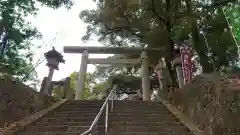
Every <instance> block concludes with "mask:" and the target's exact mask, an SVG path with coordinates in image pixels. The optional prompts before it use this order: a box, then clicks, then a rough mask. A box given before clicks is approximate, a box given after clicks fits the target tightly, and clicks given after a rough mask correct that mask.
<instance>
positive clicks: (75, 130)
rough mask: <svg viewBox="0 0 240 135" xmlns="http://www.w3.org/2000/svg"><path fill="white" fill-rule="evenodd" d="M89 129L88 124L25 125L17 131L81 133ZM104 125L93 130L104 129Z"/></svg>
mask: <svg viewBox="0 0 240 135" xmlns="http://www.w3.org/2000/svg"><path fill="white" fill-rule="evenodd" d="M88 129H89V126H68V125H65V126H63V125H51V126H40V125H37V126H34V125H32V126H27V127H25V128H24V129H21V130H19V131H21V132H67V133H82V132H84V131H86V130H88ZM104 130H105V127H104V126H96V127H94V131H104Z"/></svg>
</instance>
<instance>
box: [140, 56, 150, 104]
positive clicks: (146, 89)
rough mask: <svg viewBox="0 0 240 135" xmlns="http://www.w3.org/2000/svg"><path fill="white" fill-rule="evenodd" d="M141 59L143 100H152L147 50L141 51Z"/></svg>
mask: <svg viewBox="0 0 240 135" xmlns="http://www.w3.org/2000/svg"><path fill="white" fill-rule="evenodd" d="M141 59H142V66H141V76H142V91H143V100H150V80H149V70H148V59H147V53H146V52H145V51H143V52H142V53H141Z"/></svg>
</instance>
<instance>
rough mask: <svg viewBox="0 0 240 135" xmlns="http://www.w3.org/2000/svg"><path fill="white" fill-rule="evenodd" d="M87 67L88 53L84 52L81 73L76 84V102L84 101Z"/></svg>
mask: <svg viewBox="0 0 240 135" xmlns="http://www.w3.org/2000/svg"><path fill="white" fill-rule="evenodd" d="M87 65H88V51H87V50H84V51H83V53H82V59H81V65H80V71H79V74H78V80H77V84H76V93H75V100H83V97H84V87H85V79H86V73H87Z"/></svg>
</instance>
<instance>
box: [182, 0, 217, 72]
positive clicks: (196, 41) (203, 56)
mask: <svg viewBox="0 0 240 135" xmlns="http://www.w3.org/2000/svg"><path fill="white" fill-rule="evenodd" d="M186 4H187V12H188V13H189V14H191V13H192V12H193V11H192V4H191V0H186ZM188 21H189V24H190V28H191V32H192V40H193V45H194V49H195V50H196V52H197V53H198V57H199V59H200V64H201V66H202V69H203V73H211V72H213V71H214V66H213V63H211V62H210V61H211V60H210V58H209V57H208V56H207V52H208V49H207V46H206V44H205V43H201V38H200V37H201V36H200V33H199V30H198V26H197V22H196V19H195V18H192V17H189V18H188Z"/></svg>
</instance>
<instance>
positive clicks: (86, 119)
mask: <svg viewBox="0 0 240 135" xmlns="http://www.w3.org/2000/svg"><path fill="white" fill-rule="evenodd" d="M94 119H95V117H61V118H57V117H49V118H44V119H42V120H41V122H92V121H93V120H94ZM101 121H104V118H100V122H101Z"/></svg>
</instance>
